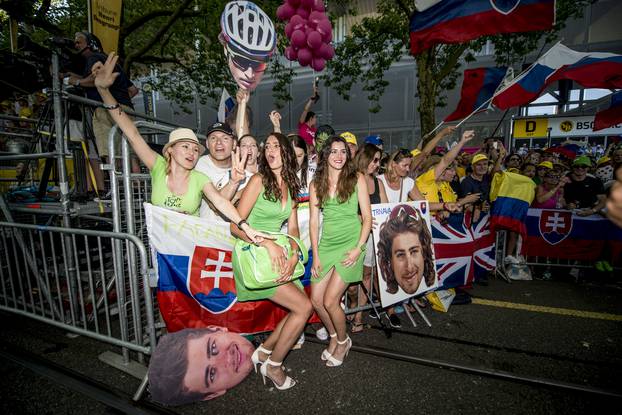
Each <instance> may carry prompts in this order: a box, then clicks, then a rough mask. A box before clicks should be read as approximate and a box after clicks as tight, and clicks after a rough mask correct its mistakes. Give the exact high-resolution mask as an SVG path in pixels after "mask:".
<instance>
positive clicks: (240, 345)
mask: <svg viewBox="0 0 622 415" xmlns="http://www.w3.org/2000/svg"><path fill="white" fill-rule="evenodd" d="M253 351H254V348H253V345H252V344H251V342H249V341H248V340H246V339H245V338H244V337H242V336H240V335H239V334H236V333H229V332H228V331H227V329H225V328H221V327H210V328H206V329H184V330H181V331H178V332H175V333H170V334H167V335H165V336H164V337H162V338H161V339H160V341H159V342H158V345H157V346H156V349H155V352H154V353H153V355H152V356H151V361H150V363H149V392H150V393H151V397H152V399H153V400H154V401H156V402H160V403H163V404H165V405H183V404H186V403H190V402H196V401H202V400H208V399H213V398H215V397H217V396H220V395H222V394H224V393H225V392H226V391H227V389H230V388H232V387H234V386H236V385H237V384H239V383H240V382H241V381H242V380H244V378H245V377H246V376H247V375H248V374H249V373H250V371H251V369H252V367H253V366H252V362H251V354H252V353H253Z"/></svg>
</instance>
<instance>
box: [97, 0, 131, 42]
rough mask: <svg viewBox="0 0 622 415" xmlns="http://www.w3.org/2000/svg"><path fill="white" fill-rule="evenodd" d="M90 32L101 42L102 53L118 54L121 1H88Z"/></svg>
mask: <svg viewBox="0 0 622 415" xmlns="http://www.w3.org/2000/svg"><path fill="white" fill-rule="evenodd" d="M90 2H91V16H90V19H91V27H92V32H93V34H94V35H95V36H97V37H98V38H99V40H101V42H102V47H103V48H104V53H106V54H108V53H110V52H118V49H119V31H120V28H121V10H122V8H123V1H122V0H90Z"/></svg>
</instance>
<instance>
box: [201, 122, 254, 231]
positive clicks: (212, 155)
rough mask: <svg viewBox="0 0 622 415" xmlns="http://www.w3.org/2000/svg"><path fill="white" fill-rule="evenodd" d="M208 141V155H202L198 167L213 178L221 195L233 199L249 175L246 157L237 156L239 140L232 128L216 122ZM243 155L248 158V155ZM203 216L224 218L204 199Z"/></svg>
mask: <svg viewBox="0 0 622 415" xmlns="http://www.w3.org/2000/svg"><path fill="white" fill-rule="evenodd" d="M205 141H206V145H205V146H206V147H207V150H208V154H206V155H204V156H201V158H199V162H198V163H197V165H196V167H195V168H196V170H197V171H198V172H201V173H203V174H205V175H207V177H209V178H210V180H211V181H212V183H213V184H214V187H216V189H217V190H218V191H219V192H220V194H221V195H223V196H224V197H226V198H227V199H229V200H232V199H233V198H234V196H235V194H236V192H237V191H238V190H239V187H240V185H241V184H242V182H243V181H245V178H246V175H245V174H244V167H243V166H244V162H245V160H239V159H238V154H237V152H236V145H237V142H236V138H235V136H234V134H233V131H232V130H231V127H229V125H227V124H225V123H221V122H217V123H214V124H212V125H211V126H210V128H209V129H208V131H207V140H205ZM242 157H244V158H245V157H246V155H242ZM240 165H241V166H242V167H241V168H240V167H239V166H240ZM200 216H201V217H202V218H207V219H221V220H225V219H224V217H223V216H222V215H221V214H220V213H219V212H218V211H216V210H215V208H214V207H213V206H211V205H210V204H209V203H208V202H207V201H206V200H205V199H203V202H202V203H201V210H200Z"/></svg>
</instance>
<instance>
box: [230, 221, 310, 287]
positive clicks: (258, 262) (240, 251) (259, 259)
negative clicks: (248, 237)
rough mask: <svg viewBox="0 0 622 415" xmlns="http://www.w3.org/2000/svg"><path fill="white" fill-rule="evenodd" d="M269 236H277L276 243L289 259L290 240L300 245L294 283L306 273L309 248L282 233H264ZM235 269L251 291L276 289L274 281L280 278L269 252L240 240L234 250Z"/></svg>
mask: <svg viewBox="0 0 622 415" xmlns="http://www.w3.org/2000/svg"><path fill="white" fill-rule="evenodd" d="M264 233H266V234H269V235H275V236H276V239H275V240H274V242H275V243H276V244H277V245H279V246H282V247H283V248H285V249H286V250H287V257H288V258H289V257H290V256H291V251H292V247H291V245H290V239H292V240H293V241H294V242H296V243H297V244H298V247H299V248H300V250H299V253H298V263H297V264H296V268H294V272H293V274H292V278H291V280H290V281H293V280H295V279H297V278H300V277H301V276H303V275H304V273H305V265H304V264H305V263H306V262H307V260H308V259H309V254H308V252H307V248H306V247H305V246H304V244H303V243H302V242H301V241H300V239H298V238H296V237H293V236H291V235H288V234H286V233H282V232H264ZM233 267H234V271H236V272H240V273H241V274H242V280H243V281H244V286H245V287H246V288H247V289H249V290H259V289H263V288H271V287H276V286H277V285H280V284H277V283H276V282H274V280H276V279H278V278H279V274H278V272H274V271H273V270H272V261H271V259H270V254H269V253H268V250H267V249H266V248H264V247H261V246H257V245H255V244H252V243H249V242H246V241H243V240H241V239H240V240H238V241H237V242H236V244H235V247H234V248H233Z"/></svg>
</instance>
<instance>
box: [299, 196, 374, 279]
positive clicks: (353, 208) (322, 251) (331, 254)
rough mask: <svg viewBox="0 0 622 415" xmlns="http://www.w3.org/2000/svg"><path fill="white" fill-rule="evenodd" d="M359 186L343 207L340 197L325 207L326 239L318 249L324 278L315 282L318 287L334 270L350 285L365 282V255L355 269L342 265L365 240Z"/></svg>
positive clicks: (359, 259) (324, 237)
mask: <svg viewBox="0 0 622 415" xmlns="http://www.w3.org/2000/svg"><path fill="white" fill-rule="evenodd" d="M358 210H359V201H358V185H356V186H355V187H354V192H352V194H351V195H350V198H349V199H348V200H346V201H345V202H344V203H339V200H338V199H337V197H331V198H329V199H327V200H326V201H325V202H324V205H323V206H322V217H323V222H322V237H321V239H320V244H319V246H318V254H319V257H320V264H322V272H321V277H320V278H312V279H311V282H313V283H318V282H320V281H322V279H323V278H324V277H325V276H326V275H327V274H328V272H329V271H330V270H331V269H332V268H333V267H334V268H335V271H337V272H338V273H339V276H340V277H341V279H342V280H343V281H344V282H345V283H346V284H350V283H353V282H360V281H361V280H362V279H363V259H364V258H365V255H364V254H363V253H361V254H360V255H359V257H358V259H357V261H356V263H355V264H354V265H352V266H351V267H345V266H343V265H342V264H341V261H343V260H344V259H345V258H346V253H348V252H349V251H350V250H352V249H354V248H356V246H357V244H358V241H359V238H360V236H361V228H362V224H361V220H360V219H359V215H358Z"/></svg>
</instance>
